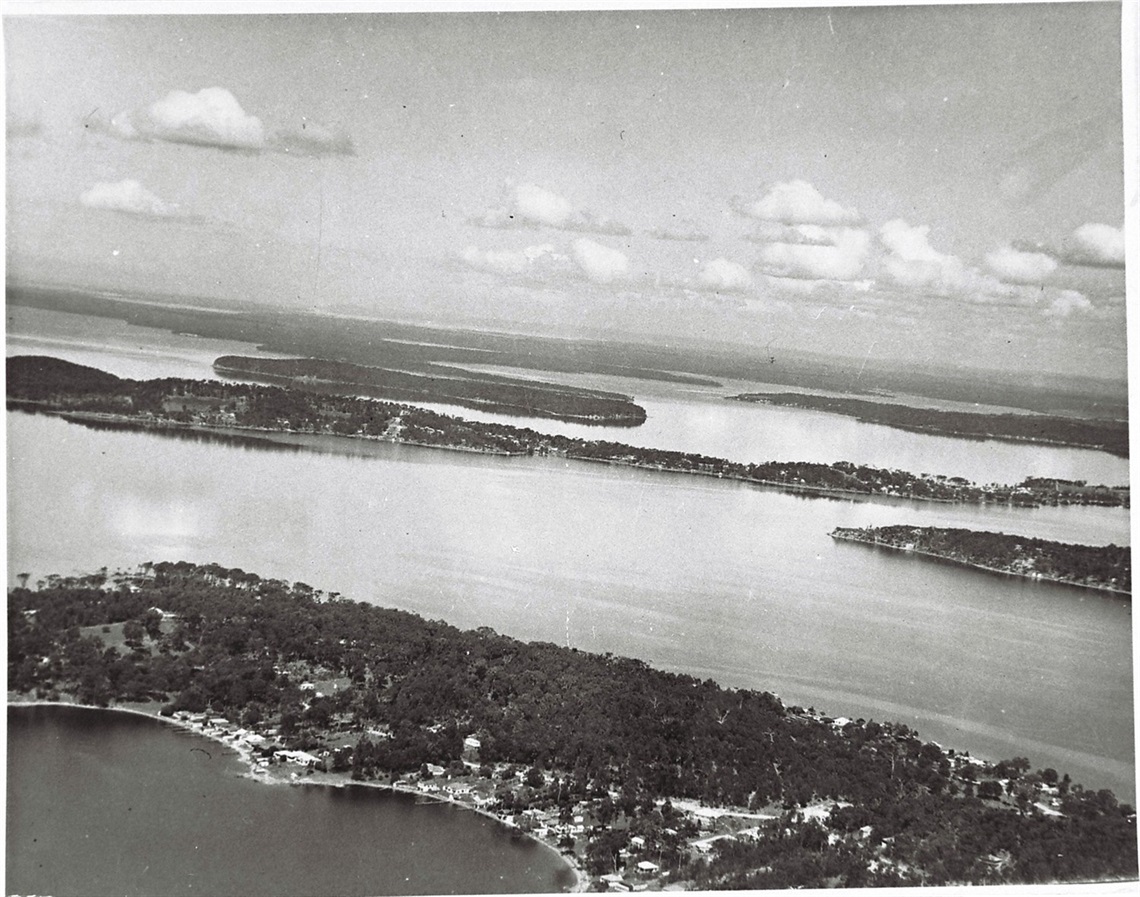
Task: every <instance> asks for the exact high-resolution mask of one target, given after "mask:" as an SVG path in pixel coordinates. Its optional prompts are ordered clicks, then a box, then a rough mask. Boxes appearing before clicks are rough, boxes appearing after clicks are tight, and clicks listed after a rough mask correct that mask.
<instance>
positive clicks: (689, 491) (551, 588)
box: [8, 412, 1135, 800]
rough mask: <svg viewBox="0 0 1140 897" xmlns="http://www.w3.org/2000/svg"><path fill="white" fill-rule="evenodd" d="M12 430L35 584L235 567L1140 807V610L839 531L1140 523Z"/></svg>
mask: <svg viewBox="0 0 1140 897" xmlns="http://www.w3.org/2000/svg"><path fill="white" fill-rule="evenodd" d="M8 434H9V469H8V473H9V491H10V495H9V499H10V502H9V570H10V571H11V572H12V574H13V575H14V574H15V573H16V572H21V571H29V572H33V574H34V575H36V576H39V575H42V574H44V573H47V572H60V573H68V572H73V571H74V572H80V571H89V570H93V569H97V568H98V567H101V566H104V565H106V566H109V567H112V568H113V567H125V568H126V567H133V566H135V565H137V564H139V563H141V562H143V561H158V560H176V559H185V560H190V561H196V562H202V563H206V562H216V563H220V564H222V565H223V566H227V567H241V568H243V569H247V570H251V571H254V572H257V573H259V574H261V575H263V576H270V577H278V578H282V579H288V580H294V581H295V580H303V581H305V582H308V583H311V584H313V585H316V586H318V587H320V588H324V589H326V590H330V591H332V590H336V591H339V592H341V593H342V594H344V595H346V596H349V597H351V598H353V599H355V600H365V601H369V602H371V603H375V604H380V605H385V606H392V607H399V608H402V609H406V610H410V611H413V612H416V613H419V614H421V615H423V616H425V617H428V618H430V619H443V620H446V621H447V622H449V623H452V624H454V625H457V626H461V627H467V628H473V627H477V626H483V625H488V626H491V627H493V628H495V629H497V630H499V631H501V632H503V633H505V634H509V635H513V636H516V637H520V638H524V639H540V640H545V641H551V642H556V643H559V644H567V645H573V646H575V647H579V648H582V649H586V650H591V651H612V652H614V653H617V654H623V655H630V656H635V657H639V658H642V659H644V660H646V661H648V662H650V663H652V664H654V665H657V666H660V667H664V668H667V669H674V670H681V671H685V672H689V673H693V674H696V675H699V676H702V677H704V676H709V677H712V678H714V679H716V680H717V681H718V682H721V683H722V684H725V685H733V686H744V687H749V688H760V689H766V690H771V691H775V692H776V693H778V694H780V695H781V696H782V697H783V698H784V700H785V701H786V702H788V703H796V704H801V705H803V706H808V705H814V706H815V707H816V708H817V709H819V710H823V711H826V712H828V713H832V714H836V715H838V714H842V715H845V716H850V717H852V718H855V717H860V716H861V717H864V718H875V719H893V720H897V721H900V722H904V723H907V724H908V725H911V726H913V727H914V728H916V729H917V730H918V731H919V732H920V734H922V735H923V736H924V737H926V738H932V739H936V740H938V741H939V742H941V743H943V744H944V745H946V746H948V747H956V748H958V749H966V750H970V751H972V752H974V753H976V754H980V755H982V756H988V757H992V758H1000V757H1008V756H1013V755H1021V756H1027V757H1029V759H1030V760H1031V762H1032V763H1033V764H1034V765H1035V767H1045V766H1052V767H1054V768H1056V769H1058V770H1061V771H1067V772H1069V773H1070V774H1071V775H1072V776H1073V778H1074V779H1076V780H1077V781H1081V782H1083V783H1084V784H1086V786H1089V787H1111V788H1113V789H1114V790H1115V791H1116V792H1117V793H1118V794H1119V795H1120V796H1121V798H1122V799H1125V800H1132V799H1134V794H1135V782H1134V765H1135V752H1134V739H1133V714H1132V706H1133V702H1132V648H1131V616H1130V612H1131V606H1130V604H1129V603H1127V602H1125V601H1121V600H1119V599H1116V598H1111V597H1107V596H1105V595H1103V594H1101V593H1096V592H1090V591H1085V590H1080V589H1076V588H1072V587H1065V586H1059V585H1055V584H1049V583H1039V582H1031V581H1027V580H1018V579H1012V578H1005V577H999V576H993V575H990V574H986V573H983V572H981V571H976V570H970V569H966V568H960V567H954V566H950V565H944V564H938V563H930V562H926V561H923V560H922V559H919V558H914V557H909V556H903V555H897V554H888V553H884V552H878V551H874V550H871V549H868V548H867V547H865V546H861V545H853V544H849V543H837V542H834V541H833V540H832V539H830V537H829V536H828V533H829V532H830V531H831V530H832V529H833V528H834V527H836V526H853V525H867V524H868V523H872V522H882V523H887V522H899V523H910V522H913V523H916V524H922V525H948V526H953V525H963V526H970V527H973V528H981V529H1003V530H1005V531H1014V532H1021V533H1024V534H1026V535H1040V536H1043V537H1045V538H1059V539H1062V540H1065V541H1089V542H1096V541H1102V542H1108V541H1113V542H1116V543H1117V544H1127V543H1128V541H1129V536H1128V519H1129V518H1128V513H1127V512H1126V511H1122V510H1118V509H1102V508H1041V509H1036V510H1017V511H1016V512H1015V511H1013V510H1012V509H1008V508H1004V509H998V508H983V507H974V506H958V505H943V504H922V503H914V502H890V503H887V502H883V503H870V502H856V501H840V500H821V499H806V498H800V497H795V496H791V495H786V494H782V493H778V492H774V491H770V490H764V489H757V488H752V487H748V486H745V485H743V484H739V483H732V482H726V481H720V480H715V479H711V478H702V477H693V476H684V475H668V474H661V473H653V472H648V471H643V470H636V469H630V468H617V467H611V466H608V465H601V464H587V463H580V462H579V463H573V462H565V461H563V460H560V459H551V458H546V459H543V458H497V457H489V456H482V455H471V454H461V453H454V452H447V451H440V450H431V449H421V448H417V447H411V446H395V445H387V444H385V445H374V446H369V447H368V449H367V450H365V449H363V448H360V449H359V451H357V452H354V453H351V454H341V453H337V452H335V451H332V450H331V448H330V447H329V446H328V445H327V444H326V445H324V447H322V446H321V445H320V444H319V441H318V443H317V444H314V445H312V446H310V447H309V448H306V449H305V450H292V451H281V450H278V451H269V450H266V449H263V448H256V447H248V446H247V447H245V448H240V447H235V446H232V445H226V444H219V443H217V442H214V441H209V440H182V439H170V438H164V437H162V436H159V435H156V434H153V433H146V432H120V431H104V430H92V429H88V428H84V427H80V426H76V425H73V424H68V423H66V422H64V421H62V420H60V419H57V418H50V417H45V416H34V415H28V414H23V413H16V412H10V413H9V415H8ZM44 447H50V449H51V450H50V451H45V450H44Z"/></svg>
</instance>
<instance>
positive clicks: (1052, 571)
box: [832, 525, 1132, 593]
mask: <svg viewBox="0 0 1140 897" xmlns="http://www.w3.org/2000/svg"><path fill="white" fill-rule="evenodd" d="M832 535H834V536H836V537H837V538H840V539H849V540H853V541H859V542H867V543H870V544H874V545H884V546H887V547H890V548H903V549H912V550H915V551H922V552H926V553H928V554H933V555H936V556H938V557H943V558H947V559H949V560H953V561H959V562H961V563H966V564H976V565H980V566H983V567H991V568H994V569H997V570H1005V571H1008V572H1011V573H1021V574H1038V575H1040V576H1043V577H1048V578H1051V579H1059V580H1063V581H1065V582H1071V583H1075V584H1077V585H1086V586H1092V587H1099V588H1109V589H1114V590H1117V591H1120V592H1127V593H1131V591H1132V553H1131V550H1130V549H1129V547H1128V546H1127V545H1125V546H1123V547H1121V546H1119V545H1077V544H1073V543H1069V542H1054V541H1051V540H1049V539H1037V538H1032V537H1029V536H1015V535H1009V534H1007V533H993V532H985V531H982V530H968V529H959V528H943V527H935V526H901V525H898V526H877V527H865V528H858V527H853V528H847V527H840V528H839V529H837V530H835V532H834V533H833V534H832Z"/></svg>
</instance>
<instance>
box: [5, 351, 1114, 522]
mask: <svg viewBox="0 0 1140 897" xmlns="http://www.w3.org/2000/svg"><path fill="white" fill-rule="evenodd" d="M7 397H8V405H9V407H14V408H24V409H26V410H30V411H48V412H53V413H61V414H64V415H65V416H67V417H68V418H69V419H71V420H77V421H87V422H96V423H98V422H102V423H104V424H109V425H111V424H121V425H131V426H138V427H146V428H150V429H154V430H159V431H162V430H165V431H168V432H171V431H177V430H179V429H182V430H187V429H197V430H201V431H212V432H216V433H227V432H228V433H235V434H241V433H246V434H257V433H265V432H269V433H294V434H316V435H326V436H337V437H346V438H355V439H371V440H380V441H388V442H399V443H408V444H414V445H428V446H436V447H441V448H449V449H457V450H463V451H480V452H487V453H493V454H504V455H553V456H559V457H564V458H568V459H576V460H583V461H595V462H604V463H609V464H620V465H627V466H632V467H641V468H647V469H652V470H658V471H668V472H673V473H687V474H699V475H703V476H713V477H718V478H722V479H731V480H737V481H740V482H744V483H749V484H753V485H757V486H766V487H774V488H777V489H780V490H783V491H787V492H794V493H796V494H801V495H808V496H812V495H819V496H883V497H892V498H905V499H912V500H919V501H945V502H967V503H977V504H981V503H998V504H1012V505H1016V506H1020V507H1037V506H1040V505H1057V504H1078V505H1103V506H1108V507H1128V506H1129V502H1130V492H1129V488H1128V487H1127V486H1089V485H1087V484H1084V483H1081V484H1075V483H1070V482H1068V481H1064V480H1045V479H1040V478H1036V479H1026V480H1025V481H1024V482H1022V483H1019V484H1017V485H1004V484H993V483H991V484H987V485H984V486H980V485H977V484H974V483H971V482H969V481H968V480H966V479H964V478H962V477H946V476H941V475H932V474H925V473H923V474H913V473H909V472H907V471H901V470H885V469H882V468H874V467H868V466H866V465H857V464H853V463H851V462H847V461H836V462H833V463H831V464H823V463H818V462H806V461H763V462H758V463H743V462H739V461H729V460H726V459H724V458H715V457H710V456H707V455H701V454H695V453H688V452H674V451H664V450H659V449H651V448H640V447H637V446H632V445H626V444H623V443H619V442H608V441H602V440H586V439H577V438H571V437H566V436H558V435H549V434H543V433H539V432H537V431H535V430H532V429H529V428H520V427H512V426H508V425H505V424H494V423H477V422H472V421H467V420H463V419H461V418H457V417H452V416H449V415H445V414H437V413H435V412H432V411H426V410H424V409H420V408H414V407H410V406H407V405H398V404H393V403H390V402H380V401H376V400H372V399H363V398H352V397H346V396H339V395H326V394H322V393H320V392H311V391H308V390H305V389H299V388H295V387H289V388H286V387H279V386H258V385H255V384H249V383H232V382H223V381H203V380H184V379H176V378H163V379H155V380H137V381H136V380H128V379H123V378H120V377H116V376H114V375H113V374H108V373H106V372H104V371H99V370H96V369H94V368H90V367H86V366H83V365H77V364H73V363H71V362H67V361H62V360H60V359H56V358H51V357H47V356H34V355H28V356H15V357H12V358H9V359H8V360H7Z"/></svg>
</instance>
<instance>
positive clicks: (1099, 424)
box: [734, 392, 1128, 458]
mask: <svg viewBox="0 0 1140 897" xmlns="http://www.w3.org/2000/svg"><path fill="white" fill-rule="evenodd" d="M734 398H736V399H739V400H741V401H745V402H763V403H765V404H768V405H785V406H792V407H795V408H809V409H811V410H813V411H827V412H831V413H833V414H844V415H848V416H850V417H855V418H858V419H859V420H861V421H864V422H865V423H871V424H882V425H883V426H887V427H895V428H896V429H900V430H916V431H918V432H921V433H939V434H942V435H945V436H958V437H967V438H975V439H1016V440H1018V441H1024V442H1043V443H1049V444H1059V445H1072V446H1080V447H1081V448H1090V449H1100V450H1101V451H1105V452H1109V453H1111V454H1113V455H1119V456H1120V457H1122V458H1127V457H1128V421H1127V420H1104V419H1101V420H1095V419H1087V418H1074V417H1058V416H1056V415H1048V414H981V413H978V412H971V411H939V410H936V409H933V408H914V407H911V406H910V405H900V404H896V403H893V402H873V401H867V400H864V399H849V398H843V397H837V396H819V395H809V394H806V393H794V392H793V393H771V394H769V393H746V394H744V395H739V396H734Z"/></svg>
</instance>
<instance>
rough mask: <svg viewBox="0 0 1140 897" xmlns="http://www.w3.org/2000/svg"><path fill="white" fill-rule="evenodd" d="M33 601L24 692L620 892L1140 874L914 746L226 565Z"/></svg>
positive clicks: (770, 702) (25, 624)
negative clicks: (114, 713)
mask: <svg viewBox="0 0 1140 897" xmlns="http://www.w3.org/2000/svg"><path fill="white" fill-rule="evenodd" d="M26 579H27V577H24V580H25V581H24V582H23V583H21V585H20V586H19V587H17V588H14V589H12V590H10V592H9V600H8V682H9V688H10V689H12V690H13V691H15V692H18V693H21V694H24V695H28V696H31V697H34V698H36V699H39V700H49V701H50V700H53V699H59V698H61V697H63V696H65V695H66V696H72V697H74V699H76V700H78V701H81V702H83V703H88V704H93V705H96V706H110V705H114V704H115V703H116V702H156V703H157V704H159V705H160V706H161V708H162V710H161V712H162V713H163V714H166V715H171V716H174V715H179V716H180V717H182V718H184V719H188V718H196V719H201V720H203V721H212V722H213V724H216V725H219V726H222V727H225V728H226V731H227V732H228V733H231V732H232V733H234V737H235V738H237V737H241V738H243V739H245V743H246V744H247V745H255V747H254V748H253V750H252V754H251V756H252V757H253V758H254V762H256V763H264V764H291V765H290V766H289V768H291V769H295V770H297V773H298V775H304V776H312V777H313V778H312V780H313V781H319V780H320V779H321V777H322V776H324V775H326V774H327V773H326V772H325V771H326V770H327V771H329V772H331V773H339V774H342V775H343V774H345V773H347V774H348V775H350V776H351V778H353V779H356V780H358V781H376V782H383V783H386V784H393V785H399V786H402V787H408V788H415V789H418V790H421V791H424V792H425V793H429V794H433V795H436V796H440V795H446V796H448V797H450V798H452V799H454V800H456V801H457V802H459V803H466V804H468V805H470V806H472V807H478V808H480V809H483V810H484V811H486V812H490V813H493V814H494V815H496V816H498V817H499V818H500V819H502V820H503V821H504V822H505V823H507V824H508V825H512V826H516V827H518V828H520V829H521V830H523V831H527V832H530V833H531V834H533V835H534V836H535V837H538V838H540V839H542V840H544V841H546V842H547V843H549V844H551V845H552V846H555V847H557V848H558V849H560V850H562V851H563V852H564V853H567V854H569V855H573V856H574V857H575V858H576V861H577V863H578V864H579V865H580V866H581V867H582V868H584V869H585V872H586V874H587V875H588V876H589V877H590V879H591V883H592V886H593V887H597V888H599V889H604V888H605V887H607V886H613V887H619V888H620V887H623V886H624V887H630V886H645V885H649V886H659V885H660V884H664V883H672V884H674V885H678V884H679V885H681V886H684V887H690V888H776V887H780V888H784V887H824V886H829V885H831V886H834V885H840V886H876V885H899V884H903V885H918V884H946V883H961V882H970V883H979V884H980V883H993V884H996V883H1014V882H1019V883H1020V882H1026V883H1028V882H1056V881H1065V882H1073V881H1094V880H1096V881H1104V880H1121V879H1128V878H1134V877H1136V874H1137V853H1136V831H1135V818H1136V817H1135V812H1134V811H1133V809H1132V808H1131V807H1130V806H1127V805H1122V804H1119V803H1118V802H1117V800H1116V798H1115V796H1114V795H1113V794H1112V793H1111V792H1110V791H1107V790H1101V791H1091V790H1090V791H1086V790H1084V789H1082V788H1081V786H1080V785H1079V784H1076V783H1074V782H1072V781H1071V780H1070V779H1069V777H1068V776H1067V775H1062V774H1058V772H1057V771H1056V770H1053V769H1041V770H1036V771H1033V770H1032V767H1031V764H1030V763H1029V761H1028V760H1026V759H1024V758H1013V759H1011V760H1007V761H1003V762H999V763H988V762H983V761H981V760H978V759H976V758H972V757H970V756H969V755H968V754H964V753H959V752H956V751H954V750H953V749H946V748H943V747H941V746H939V745H937V744H935V743H933V742H924V741H923V740H922V739H921V738H920V737H919V736H918V734H917V733H916V732H914V731H912V730H911V729H909V728H908V727H906V726H905V725H898V724H892V723H889V722H875V721H872V720H863V719H858V720H847V719H841V718H839V719H833V718H830V717H826V716H824V715H823V714H822V713H819V712H817V711H815V709H814V708H808V709H804V708H801V707H788V706H785V705H784V704H783V703H782V702H781V701H780V700H779V699H778V698H777V697H775V696H774V695H771V694H768V693H764V692H758V691H748V690H736V689H728V688H722V687H721V686H719V685H717V684H716V683H715V682H713V681H712V680H707V679H706V680H704V681H702V680H699V679H697V678H694V677H691V676H687V675H679V674H674V673H666V672H661V671H658V670H654V669H652V668H650V667H649V666H647V665H646V664H645V663H643V662H640V661H637V660H632V659H628V658H621V657H615V656H612V655H610V654H605V655H597V654H589V653H585V652H581V651H578V650H575V649H573V648H566V647H559V646H556V645H553V644H549V643H542V642H535V643H529V644H528V643H523V642H520V641H517V640H515V639H512V638H508V637H506V636H502V635H499V634H497V633H496V632H494V631H492V630H490V629H487V628H482V629H478V630H475V631H460V630H458V629H456V628H454V627H452V626H449V625H448V624H446V623H444V622H441V621H428V620H424V619H422V618H420V617H418V616H415V615H413V614H410V613H405V612H401V611H396V610H389V609H383V608H379V607H376V606H373V605H370V604H366V603H363V602H356V601H351V600H349V599H347V598H345V597H342V596H340V595H338V594H336V593H332V594H325V593H323V592H321V591H319V590H317V589H314V588H313V587H311V586H309V585H307V584H305V583H295V584H292V585H290V584H287V583H284V582H281V581H279V580H266V579H262V578H260V577H258V576H256V575H254V574H252V573H247V572H244V571H242V570H236V569H225V568H223V567H220V566H218V565H213V564H209V565H194V564H190V563H186V562H177V563H172V562H160V563H154V564H144V565H143V566H142V567H140V568H139V569H138V570H136V571H130V572H114V573H108V572H107V571H106V570H101V571H98V572H96V573H93V574H90V575H87V576H82V577H74V578H63V577H58V576H51V577H47V578H46V579H45V580H44V581H42V582H39V583H37V584H36V587H35V588H28V587H27V583H26ZM239 733H240V734H239Z"/></svg>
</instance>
